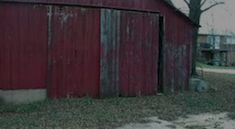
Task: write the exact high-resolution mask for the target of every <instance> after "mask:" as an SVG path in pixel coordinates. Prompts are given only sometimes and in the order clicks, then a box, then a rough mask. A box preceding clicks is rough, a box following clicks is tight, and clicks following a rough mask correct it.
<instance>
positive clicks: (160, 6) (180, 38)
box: [2, 0, 192, 91]
mask: <svg viewBox="0 0 235 129" xmlns="http://www.w3.org/2000/svg"><path fill="white" fill-rule="evenodd" d="M2 1H8V2H9V0H2ZM10 1H15V2H32V0H10ZM33 2H35V3H49V4H67V5H70V4H71V5H76V4H81V5H87V6H90V5H92V6H104V7H115V8H130V9H139V10H151V11H159V12H160V14H161V15H163V16H164V17H165V45H164V46H165V49H164V55H165V57H164V60H165V61H164V64H165V74H164V75H165V76H164V77H163V78H164V82H165V83H164V84H165V91H175V90H181V89H188V86H189V76H190V67H191V66H190V61H191V59H190V56H191V55H190V53H191V52H190V50H191V36H190V35H191V27H192V25H191V22H190V21H189V20H188V19H187V18H186V17H184V16H183V15H181V14H179V13H176V12H175V10H174V8H172V7H170V6H169V5H168V4H166V3H165V2H163V1H162V0H34V1H33Z"/></svg>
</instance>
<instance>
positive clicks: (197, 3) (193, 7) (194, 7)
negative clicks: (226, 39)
mask: <svg viewBox="0 0 235 129" xmlns="http://www.w3.org/2000/svg"><path fill="white" fill-rule="evenodd" d="M189 6H190V12H189V18H190V19H191V20H193V21H194V22H195V23H196V24H198V25H199V24H200V17H201V13H202V11H201V0H190V3H189ZM198 30H199V27H198V26H195V27H194V28H193V32H192V43H193V44H192V73H191V75H192V76H197V75H198V74H197V70H196V63H197V39H198Z"/></svg>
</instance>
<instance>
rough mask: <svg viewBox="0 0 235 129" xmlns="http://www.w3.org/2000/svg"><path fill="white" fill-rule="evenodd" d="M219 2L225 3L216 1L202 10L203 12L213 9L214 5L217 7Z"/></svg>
mask: <svg viewBox="0 0 235 129" xmlns="http://www.w3.org/2000/svg"><path fill="white" fill-rule="evenodd" d="M219 4H224V2H216V3H215V4H213V5H211V6H209V7H208V8H205V9H204V10H202V11H201V12H202V13H203V12H206V11H208V10H209V9H211V8H213V7H215V6H217V5H219Z"/></svg>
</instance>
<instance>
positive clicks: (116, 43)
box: [100, 9, 121, 98]
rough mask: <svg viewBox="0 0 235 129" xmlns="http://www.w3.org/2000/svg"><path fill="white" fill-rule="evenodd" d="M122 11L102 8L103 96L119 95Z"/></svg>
mask: <svg viewBox="0 0 235 129" xmlns="http://www.w3.org/2000/svg"><path fill="white" fill-rule="evenodd" d="M120 13H121V12H120V11H118V10H110V9H101V41H100V42H101V61H100V66H101V67H100V97H101V98H104V97H111V96H118V95H119V48H120V28H119V27H120Z"/></svg>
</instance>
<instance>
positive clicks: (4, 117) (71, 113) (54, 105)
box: [0, 73, 235, 129]
mask: <svg viewBox="0 0 235 129" xmlns="http://www.w3.org/2000/svg"><path fill="white" fill-rule="evenodd" d="M205 78H206V79H207V80H208V81H209V82H210V83H211V84H212V85H213V86H214V87H216V88H217V89H218V90H217V91H216V92H209V93H193V92H177V93H172V94H165V95H163V96H148V97H131V98H111V99H103V100H98V99H92V98H90V97H84V98H80V99H60V100H53V101H52V100H47V101H44V102H39V103H34V104H29V105H20V106H0V128H82V129H85V128H100V129H105V128H114V127H118V126H122V125H124V124H126V123H129V122H141V121H143V119H142V118H145V117H151V116H159V117H160V118H161V119H165V120H174V119H176V118H178V117H179V116H186V115H188V114H199V113H214V112H234V109H235V94H234V93H235V79H234V76H233V75H227V74H214V73H206V74H205ZM231 117H234V115H233V114H232V115H231Z"/></svg>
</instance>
